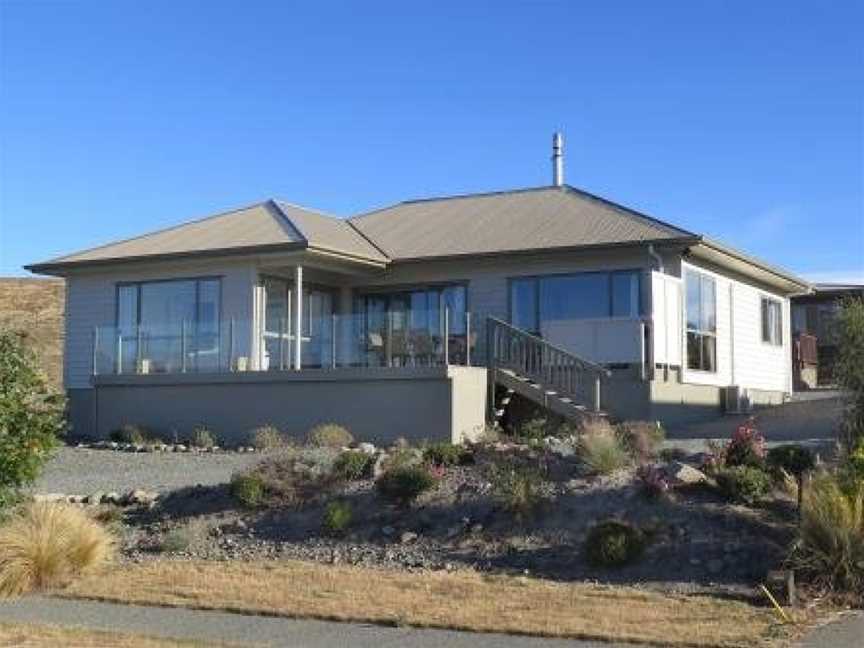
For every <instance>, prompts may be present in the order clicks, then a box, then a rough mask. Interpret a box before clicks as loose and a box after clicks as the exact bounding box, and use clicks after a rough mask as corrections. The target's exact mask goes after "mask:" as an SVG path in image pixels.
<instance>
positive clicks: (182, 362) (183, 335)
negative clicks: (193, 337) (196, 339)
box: [180, 320, 186, 373]
mask: <svg viewBox="0 0 864 648" xmlns="http://www.w3.org/2000/svg"><path fill="white" fill-rule="evenodd" d="M180 371H181V372H182V373H186V320H183V321H182V322H180Z"/></svg>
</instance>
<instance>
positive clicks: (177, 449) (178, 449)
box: [174, 443, 186, 452]
mask: <svg viewBox="0 0 864 648" xmlns="http://www.w3.org/2000/svg"><path fill="white" fill-rule="evenodd" d="M174 452H186V446H185V445H183V444H182V443H178V444H176V445H175V446H174Z"/></svg>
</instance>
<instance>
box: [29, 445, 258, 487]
mask: <svg viewBox="0 0 864 648" xmlns="http://www.w3.org/2000/svg"><path fill="white" fill-rule="evenodd" d="M260 459H261V455H260V454H258V453H248V454H245V453H243V454H241V453H236V452H226V453H224V454H221V453H215V454H193V453H176V452H175V453H162V452H140V453H134V452H114V451H111V450H89V449H85V448H70V447H62V448H60V450H59V451H58V453H57V456H56V457H54V458H53V459H52V460H51V461H50V462H49V463H48V465H47V466H46V467H45V470H44V471H43V472H42V476H41V477H40V478H39V480H38V481H37V482H36V484H35V485H34V486H33V488H32V491H33V492H34V493H66V494H77V495H87V494H89V493H92V492H96V491H102V492H109V491H118V492H121V491H128V490H130V489H133V488H141V489H144V490H147V491H157V492H160V493H164V492H166V491H169V490H174V489H177V488H183V487H186V486H195V485H196V484H204V485H211V484H221V483H225V482H227V481H229V480H230V479H231V475H232V474H233V473H234V472H236V471H238V470H241V469H243V468H245V467H246V466H248V465H250V464H253V463H255V462H257V461H260Z"/></svg>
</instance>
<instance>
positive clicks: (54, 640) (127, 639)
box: [0, 623, 213, 648]
mask: <svg viewBox="0 0 864 648" xmlns="http://www.w3.org/2000/svg"><path fill="white" fill-rule="evenodd" d="M212 645H213V644H212V643H209V642H208V643H206V644H205V643H201V642H193V641H177V640H172V639H156V638H154V637H145V636H141V635H128V634H120V633H116V632H101V631H97V630H83V629H79V628H60V627H57V626H49V625H29V624H18V623H14V624H13V623H0V646H16V647H18V646H20V647H21V648H57V646H67V647H69V648H73V647H74V648H193V647H198V646H200V647H202V648H203V647H204V646H212Z"/></svg>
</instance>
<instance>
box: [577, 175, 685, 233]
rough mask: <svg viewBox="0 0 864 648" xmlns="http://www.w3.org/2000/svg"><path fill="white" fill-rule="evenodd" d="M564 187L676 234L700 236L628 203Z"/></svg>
mask: <svg viewBox="0 0 864 648" xmlns="http://www.w3.org/2000/svg"><path fill="white" fill-rule="evenodd" d="M564 189H565V190H566V191H569V192H570V193H574V194H578V195H580V196H584V197H585V198H589V199H591V200H596V201H598V202H601V203H603V204H604V205H606V206H607V207H611V208H612V209H615V210H616V211H620V212H622V213H623V214H624V215H625V216H628V217H630V218H633V219H638V220H643V221H649V222H650V223H652V224H654V225H659V226H660V227H663V228H666V229H667V230H672V231H673V232H674V233H676V234H686V235H687V236H699V234H696V233H695V232H691V231H690V230H686V229H684V228H683V227H678V226H677V225H672V224H671V223H667V222H666V221H664V220H662V219H660V218H656V217H654V216H651V215H649V214H646V213H644V212H640V211H638V210H636V209H633V208H632V207H627V206H626V205H622V204H621V203H618V202H615V201H614V200H609V199H608V198H604V197H603V196H598V195H597V194H594V193H591V192H590V191H585V190H584V189H579V188H578V187H574V186H572V185H569V184H565V185H564Z"/></svg>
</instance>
